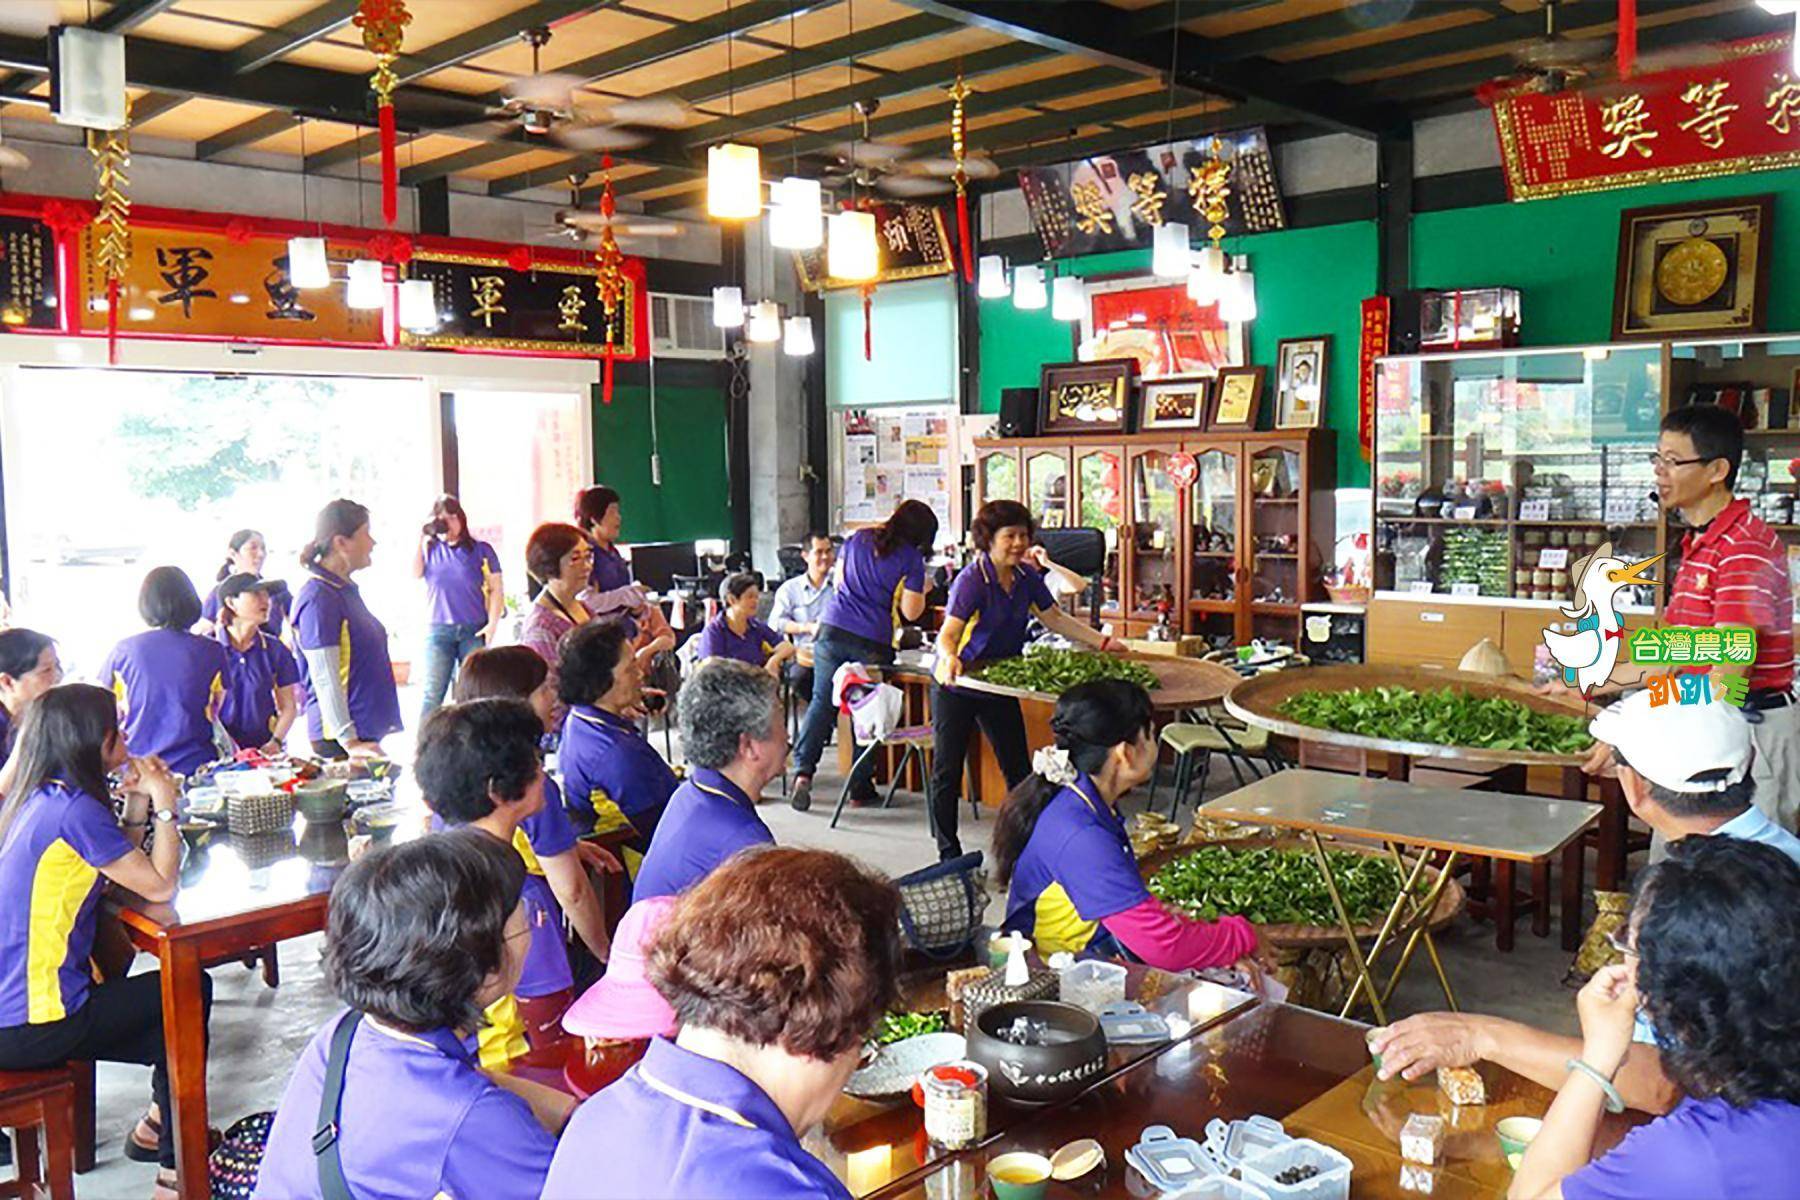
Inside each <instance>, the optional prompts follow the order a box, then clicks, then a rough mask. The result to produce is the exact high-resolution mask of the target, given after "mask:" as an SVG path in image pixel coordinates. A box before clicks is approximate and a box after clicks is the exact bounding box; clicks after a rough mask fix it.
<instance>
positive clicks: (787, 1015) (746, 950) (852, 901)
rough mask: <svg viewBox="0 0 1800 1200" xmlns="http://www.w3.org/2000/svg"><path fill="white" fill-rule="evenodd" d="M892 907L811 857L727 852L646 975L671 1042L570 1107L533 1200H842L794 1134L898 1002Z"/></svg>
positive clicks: (834, 860) (874, 887) (678, 917)
mask: <svg viewBox="0 0 1800 1200" xmlns="http://www.w3.org/2000/svg"><path fill="white" fill-rule="evenodd" d="M899 912H900V897H899V893H897V892H896V891H895V890H894V886H893V885H892V884H891V883H889V882H887V880H885V879H880V878H877V877H876V876H874V875H871V874H869V873H867V872H865V871H863V870H862V869H861V868H860V867H858V866H857V865H856V864H855V863H853V862H851V861H850V860H849V859H847V858H844V857H842V856H840V855H836V854H830V853H827V852H825V851H822V850H785V849H769V850H756V851H751V852H749V853H747V854H741V855H739V856H738V857H736V858H734V859H732V860H731V861H730V862H727V863H726V864H725V865H724V866H722V867H720V868H719V869H718V870H716V871H714V872H713V873H712V874H711V875H709V876H707V877H706V879H705V880H703V881H702V882H701V883H699V884H698V885H697V886H696V887H694V889H693V890H692V891H689V892H687V893H685V894H684V895H683V896H682V897H681V898H680V899H679V900H677V901H676V903H675V909H674V911H673V912H672V913H671V914H670V915H669V918H668V920H667V922H666V923H665V924H664V925H663V926H662V928H661V929H660V930H658V931H657V934H656V938H655V941H654V943H653V946H652V949H651V952H650V966H649V974H650V981H651V983H653V984H654V985H655V986H656V989H657V990H658V991H659V992H661V993H662V994H663V996H664V997H665V998H666V999H667V1000H668V1001H669V1004H670V1006H671V1007H672V1008H673V1009H674V1010H675V1015H676V1016H677V1018H679V1020H680V1022H681V1029H680V1032H679V1033H677V1034H676V1036H675V1039H674V1040H673V1041H670V1040H667V1039H664V1038H657V1039H656V1040H654V1041H652V1042H651V1043H650V1049H649V1051H648V1052H647V1053H646V1054H645V1055H644V1057H643V1059H642V1060H640V1061H639V1062H638V1064H637V1065H636V1066H634V1067H632V1068H631V1070H629V1071H627V1072H626V1073H625V1074H624V1075H623V1076H621V1077H620V1078H619V1080H618V1081H617V1082H616V1083H613V1084H610V1085H609V1086H607V1087H606V1088H604V1089H603V1090H601V1091H600V1092H599V1093H597V1094H596V1095H595V1096H594V1097H593V1098H592V1099H590V1100H589V1101H588V1102H587V1103H585V1104H583V1105H582V1106H581V1107H580V1108H579V1109H577V1110H576V1113H575V1116H574V1119H573V1120H571V1121H570V1122H569V1131H568V1136H567V1137H565V1138H564V1139H563V1140H562V1143H561V1145H559V1146H558V1147H557V1151H556V1159H555V1161H554V1162H552V1163H551V1165H550V1176H549V1178H548V1179H547V1180H546V1181H545V1185H544V1196H545V1200H626V1198H630V1200H647V1198H649V1197H682V1198H685V1197H692V1196H730V1197H734V1198H741V1200H776V1198H779V1200H788V1198H789V1197H795V1196H809V1197H830V1198H833V1200H848V1198H849V1196H850V1192H849V1191H848V1190H847V1189H846V1188H845V1187H844V1185H843V1184H842V1183H841V1182H839V1180H838V1179H837V1177H836V1176H834V1175H833V1174H832V1173H831V1171H830V1169H828V1168H827V1167H826V1166H825V1164H823V1163H821V1162H820V1161H819V1160H818V1159H816V1158H814V1157H813V1156H812V1155H811V1154H809V1153H807V1151H806V1150H805V1148H804V1147H802V1145H801V1144H800V1139H801V1137H802V1136H803V1135H805V1134H806V1133H808V1132H809V1131H810V1130H811V1129H812V1128H813V1126H815V1125H817V1124H818V1123H819V1122H820V1121H822V1120H824V1118H825V1115H826V1114H827V1113H828V1112H830V1111H831V1106H832V1104H833V1103H835V1102H836V1100H837V1098H838V1094H839V1093H840V1092H841V1091H842V1090H843V1087H844V1084H845V1082H846V1081H848V1080H849V1078H850V1075H851V1073H852V1072H853V1071H855V1070H856V1062H857V1058H858V1056H859V1055H860V1053H861V1049H862V1042H863V1039H864V1037H866V1036H867V1034H868V1032H869V1029H870V1027H871V1026H872V1025H873V1024H874V1022H875V1021H876V1019H877V1018H879V1017H880V1016H881V1014H882V1013H884V1012H886V1011H887V1009H888V1007H889V1006H890V1005H891V1004H892V1003H893V1002H894V1000H895V999H896V998H897V997H898V995H899V987H898V964H899V955H900V944H899V943H900V919H899Z"/></svg>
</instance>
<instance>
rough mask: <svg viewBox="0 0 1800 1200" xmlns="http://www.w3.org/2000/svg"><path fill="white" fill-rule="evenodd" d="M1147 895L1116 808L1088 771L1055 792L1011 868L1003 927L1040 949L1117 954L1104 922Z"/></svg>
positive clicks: (1042, 950) (1073, 952) (1050, 952)
mask: <svg viewBox="0 0 1800 1200" xmlns="http://www.w3.org/2000/svg"><path fill="white" fill-rule="evenodd" d="M1148 899H1150V889H1149V888H1148V887H1146V886H1145V884H1144V877H1143V876H1142V875H1141V874H1140V873H1139V872H1138V865H1137V858H1136V856H1134V855H1133V854H1132V852H1131V839H1130V838H1129V837H1128V836H1127V835H1126V832H1125V824H1124V822H1123V821H1122V820H1120V818H1119V814H1118V811H1117V810H1116V809H1114V808H1113V806H1112V805H1110V804H1108V803H1106V802H1105V801H1104V800H1103V799H1101V797H1100V793H1099V791H1098V789H1097V788H1095V786H1094V781H1093V780H1092V779H1089V778H1088V777H1087V775H1086V774H1082V775H1079V776H1077V777H1076V779H1075V782H1074V783H1072V784H1069V785H1068V786H1067V787H1064V788H1063V789H1062V790H1061V791H1059V792H1057V793H1056V795H1054V796H1052V797H1051V798H1050V803H1049V804H1047V805H1045V806H1044V810H1043V811H1042V812H1041V813H1039V814H1038V819H1037V824H1036V825H1035V826H1033V827H1032V830H1031V836H1030V837H1029V838H1028V839H1026V842H1025V849H1024V850H1022V851H1020V852H1019V861H1018V863H1017V864H1016V865H1015V866H1014V867H1013V875H1012V886H1011V887H1010V888H1009V889H1008V890H1007V896H1006V920H1005V922H1004V928H1005V929H1007V930H1009V931H1014V932H1018V933H1024V934H1026V935H1028V936H1029V937H1030V938H1031V940H1032V942H1033V943H1034V944H1035V945H1036V947H1037V950H1038V953H1039V954H1042V955H1044V956H1045V957H1048V956H1049V955H1051V954H1054V953H1056V952H1057V951H1059V950H1067V951H1068V952H1069V953H1071V954H1100V955H1114V954H1117V953H1118V946H1117V944H1116V943H1115V942H1114V940H1113V937H1112V935H1111V934H1109V933H1107V931H1106V930H1105V929H1103V928H1101V925H1100V922H1101V921H1103V920H1104V919H1106V918H1107V917H1111V916H1115V915H1117V914H1119V913H1122V912H1124V911H1125V910H1127V909H1130V908H1135V907H1137V906H1138V905H1140V904H1142V903H1143V902H1144V901H1146V900H1148Z"/></svg>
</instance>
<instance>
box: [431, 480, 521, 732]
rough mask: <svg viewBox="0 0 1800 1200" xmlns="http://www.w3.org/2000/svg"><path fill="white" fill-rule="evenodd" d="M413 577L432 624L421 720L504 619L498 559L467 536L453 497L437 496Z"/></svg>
mask: <svg viewBox="0 0 1800 1200" xmlns="http://www.w3.org/2000/svg"><path fill="white" fill-rule="evenodd" d="M413 578H415V579H423V580H424V581H425V591H426V594H427V595H428V596H429V598H430V602H431V624H430V626H429V627H428V628H427V629H426V631H425V697H424V700H423V707H422V711H421V712H420V719H421V720H423V719H424V718H425V717H429V716H430V715H431V714H432V712H433V711H435V710H436V709H437V707H438V706H439V705H441V704H442V703H443V702H444V696H445V694H446V693H447V692H449V690H450V680H451V678H452V677H453V676H454V675H455V674H456V670H457V668H458V667H459V666H461V665H462V661H463V659H465V658H467V657H469V655H471V654H473V653H475V651H477V650H479V649H481V648H482V647H483V646H485V645H487V644H488V643H490V642H492V641H493V640H494V634H495V632H496V631H498V629H499V627H500V620H501V618H502V617H504V616H505V615H506V593H505V590H504V589H503V587H502V586H501V582H500V556H499V555H498V554H495V553H494V548H493V547H492V546H491V545H489V544H488V543H486V542H483V541H477V540H476V539H475V538H474V537H472V536H471V535H470V533H469V517H468V514H467V513H465V512H463V506H462V502H461V501H460V500H458V499H457V498H456V497H455V496H449V495H445V496H439V497H438V498H437V502H436V503H434V504H433V505H432V506H431V520H429V521H427V522H425V528H424V529H423V530H422V531H420V535H419V548H418V549H417V550H416V551H415V552H414V553H413Z"/></svg>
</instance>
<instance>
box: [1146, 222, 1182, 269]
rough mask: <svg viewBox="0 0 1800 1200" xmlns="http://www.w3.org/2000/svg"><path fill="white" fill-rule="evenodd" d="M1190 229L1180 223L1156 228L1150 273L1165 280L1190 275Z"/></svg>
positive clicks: (1151, 252) (1170, 223) (1152, 244)
mask: <svg viewBox="0 0 1800 1200" xmlns="http://www.w3.org/2000/svg"><path fill="white" fill-rule="evenodd" d="M1190 259H1191V255H1189V253H1188V227H1187V226H1186V225H1183V224H1182V223H1181V222H1180V221H1171V222H1169V223H1168V224H1167V225H1158V226H1157V227H1156V240H1155V241H1154V242H1153V243H1151V250H1150V273H1151V274H1152V275H1156V276H1159V277H1161V278H1163V279H1181V278H1183V277H1185V276H1186V275H1187V273H1188V264H1189V262H1190Z"/></svg>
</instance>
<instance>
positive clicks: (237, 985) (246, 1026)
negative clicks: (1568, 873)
mask: <svg viewBox="0 0 1800 1200" xmlns="http://www.w3.org/2000/svg"><path fill="white" fill-rule="evenodd" d="M658 740H659V741H660V738H659V739H658ZM826 758H827V763H828V765H831V766H835V763H836V756H835V754H827V756H826ZM1220 776H1223V780H1221V779H1220ZM816 782H817V787H816V789H815V801H814V806H813V809H812V811H811V812H808V813H797V812H794V811H793V810H792V809H791V808H789V807H788V805H787V804H786V803H785V802H784V801H782V800H781V799H780V796H779V786H778V785H777V786H774V787H771V788H770V789H769V796H770V799H769V801H768V802H767V803H765V804H764V805H763V807H762V808H761V810H760V812H761V815H762V817H763V819H764V820H765V821H766V822H767V823H768V825H769V827H770V829H771V830H773V831H774V833H775V837H776V840H777V841H779V842H781V843H783V844H786V845H804V846H817V847H821V848H827V849H832V850H838V851H841V852H843V853H845V854H849V855H852V856H854V857H856V858H858V859H860V860H862V861H863V862H865V863H867V864H869V865H870V866H873V867H877V868H879V869H881V870H883V871H886V872H888V873H890V874H895V875H898V874H901V873H904V872H906V871H910V870H914V869H917V868H919V867H922V866H926V865H928V864H929V863H931V862H933V861H935V858H936V854H935V852H934V850H933V848H932V841H931V837H930V835H929V833H928V832H927V830H926V824H925V810H924V805H923V801H922V799H921V798H920V797H919V796H917V795H915V794H909V793H901V794H900V795H898V796H897V797H896V798H895V801H894V807H893V808H891V809H887V810H882V809H849V810H846V813H845V816H844V819H843V821H841V822H840V823H839V826H838V828H837V829H836V830H831V829H829V828H828V825H829V822H830V819H831V807H832V805H833V804H834V803H835V802H836V799H837V790H838V787H839V786H840V785H841V780H840V779H839V778H838V777H836V776H834V775H831V774H827V773H825V772H824V771H821V774H820V775H819V778H818V780H817V781H816ZM1234 786H1235V784H1234V783H1233V781H1232V779H1231V775H1230V772H1228V771H1216V772H1213V778H1212V780H1211V783H1210V786H1209V788H1208V793H1207V796H1206V799H1212V798H1213V797H1214V796H1216V795H1223V794H1224V793H1225V792H1227V791H1230V790H1231V789H1232V788H1233V787H1234ZM1167 797H1168V793H1167V791H1166V788H1165V790H1164V792H1163V794H1162V796H1161V797H1160V801H1159V807H1160V806H1161V805H1162V804H1166V803H1167ZM1142 799H1143V797H1142V796H1141V795H1139V796H1134V797H1131V798H1128V799H1127V801H1126V803H1125V806H1124V807H1125V809H1126V811H1128V812H1135V811H1137V810H1138V809H1139V808H1141V807H1142ZM1184 812H1185V810H1184ZM962 821H963V827H962V834H961V836H962V842H963V845H964V847H965V848H967V849H970V850H974V849H977V848H980V849H982V850H986V849H987V845H988V838H989V836H990V835H991V833H992V830H993V820H992V819H991V817H987V818H985V819H983V820H981V821H979V822H977V821H973V820H971V818H970V816H969V810H968V808H967V806H966V805H965V806H964V808H963V817H962ZM1590 878H1591V876H1590ZM1004 899H1005V898H1004V896H994V897H992V899H991V902H990V905H989V908H988V920H989V922H990V923H997V922H998V921H999V919H1000V915H1001V910H1002V907H1003V904H1004ZM1438 945H1439V948H1440V950H1441V951H1442V954H1443V958H1444V964H1445V970H1446V972H1447V973H1448V974H1449V976H1450V979H1451V983H1452V985H1453V986H1454V987H1455V988H1456V989H1457V992H1458V998H1459V999H1460V1000H1461V1001H1462V1004H1463V1007H1464V1008H1465V1009H1468V1010H1470V1011H1476V1012H1490V1013H1497V1014H1500V1015H1503V1016H1508V1017H1512V1018H1515V1019H1518V1020H1521V1021H1528V1022H1531V1023H1533V1024H1536V1025H1540V1026H1543V1027H1546V1028H1553V1029H1556V1030H1559V1031H1563V1032H1568V1033H1573V1032H1576V1029H1577V1026H1576V1021H1575V1008H1574V994H1573V993H1572V992H1570V991H1568V990H1567V989H1565V988H1564V987H1563V985H1562V976H1563V972H1564V971H1565V970H1566V969H1567V967H1568V965H1569V955H1568V954H1566V953H1565V952H1564V951H1563V950H1562V949H1561V948H1560V945H1559V942H1558V939H1557V937H1556V935H1555V930H1554V929H1553V930H1552V935H1551V936H1550V937H1549V938H1543V939H1539V938H1535V937H1533V936H1531V933H1530V930H1529V928H1528V927H1527V925H1526V924H1525V923H1523V922H1522V923H1521V925H1520V928H1519V934H1518V941H1517V945H1516V947H1515V949H1514V950H1513V952H1512V953H1511V954H1506V955H1502V954H1500V953H1498V952H1497V951H1496V950H1495V949H1494V936H1493V930H1492V929H1491V927H1488V926H1484V925H1478V924H1476V923H1475V922H1473V921H1471V920H1469V919H1467V918H1461V919H1459V920H1458V921H1457V922H1456V923H1455V924H1454V925H1453V926H1451V927H1450V928H1449V929H1447V930H1446V931H1445V932H1444V933H1442V934H1440V935H1439V936H1438ZM319 955H320V939H319V938H317V937H313V938H307V939H303V940H300V941H293V942H287V943H284V944H283V945H282V947H281V987H280V988H279V989H278V990H274V991H271V990H270V989H268V988H266V987H264V986H263V983H262V979H261V976H260V975H259V974H258V973H256V972H253V971H250V970H246V969H243V968H240V967H235V966H232V967H219V968H215V969H214V970H213V973H212V974H213V981H214V993H213V1012H212V1055H211V1070H210V1074H209V1079H208V1082H209V1100H210V1104H211V1110H212V1111H211V1116H212V1122H213V1124H215V1125H217V1126H219V1127H221V1128H223V1127H225V1126H228V1125H229V1124H230V1123H231V1122H232V1121H234V1120H236V1119H237V1118H239V1117H242V1116H244V1115H246V1114H248V1113H251V1112H255V1111H257V1110H260V1109H271V1108H274V1107H275V1106H276V1105H277V1104H278V1103H279V1101H280V1099H281V1094H282V1091H283V1090H284V1089H285V1087H286V1084H287V1077H288V1073H289V1071H290V1070H291V1068H292V1065H293V1063H294V1060H295V1059H296V1058H297V1057H298V1055H299V1053H300V1050H301V1049H302V1048H303V1047H304V1046H305V1044H306V1043H307V1041H308V1040H309V1039H311V1037H312V1036H313V1034H314V1033H315V1032H316V1031H317V1029H318V1027H319V1026H320V1025H321V1024H322V1023H323V1022H324V1021H325V1019H326V1018H327V1017H328V1016H329V1015H330V1014H331V1013H333V1012H334V1011H336V1009H337V1004H336V1001H335V1000H334V999H333V998H332V997H331V996H330V994H329V993H328V992H327V990H326V988H325V984H324V980H323V976H322V972H321V970H320V961H319ZM152 966H153V964H152V963H151V962H150V960H147V959H146V960H142V961H141V963H140V969H151V967H152ZM1442 1000H1443V998H1442V994H1441V993H1440V992H1439V991H1438V987H1437V983H1436V980H1435V978H1434V977H1433V976H1432V974H1431V972H1430V971H1429V970H1427V969H1423V968H1422V967H1421V968H1418V969H1414V970H1412V971H1410V972H1409V974H1408V978H1407V979H1406V981H1405V982H1404V983H1402V985H1401V986H1400V988H1399V991H1398V994H1397V997H1396V1000H1395V1003H1394V1005H1393V1007H1394V1009H1395V1012H1396V1014H1398V1015H1404V1014H1406V1013H1412V1012H1419V1011H1425V1010H1428V1009H1434V1008H1441V1007H1442ZM148 1095H149V1077H148V1074H147V1072H146V1071H145V1070H144V1069H143V1068H141V1067H127V1066H118V1065H110V1064H104V1063H103V1064H101V1065H100V1068H99V1098H98V1105H99V1130H98V1133H99V1141H100V1154H99V1159H100V1162H99V1166H98V1167H97V1168H96V1169H95V1170H94V1171H93V1172H91V1173H89V1174H87V1175H84V1176H81V1177H79V1178H78V1179H77V1180H76V1192H77V1195H78V1196H79V1197H81V1198H82V1200H114V1198H118V1200H128V1198H132V1197H140V1196H146V1195H148V1194H149V1192H150V1189H151V1186H152V1183H153V1180H154V1171H153V1169H152V1168H150V1167H148V1166H144V1165H140V1164H137V1163H133V1162H130V1161H129V1160H127V1159H126V1158H125V1157H124V1155H123V1153H122V1151H121V1149H120V1147H121V1145H122V1143H123V1140H124V1138H125V1135H126V1133H127V1132H128V1131H129V1129H130V1127H131V1125H132V1123H133V1122H134V1121H135V1120H136V1119H137V1117H138V1116H139V1115H140V1114H141V1113H142V1112H143V1108H144V1104H145V1102H146V1101H147V1099H148Z"/></svg>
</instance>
